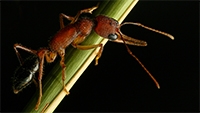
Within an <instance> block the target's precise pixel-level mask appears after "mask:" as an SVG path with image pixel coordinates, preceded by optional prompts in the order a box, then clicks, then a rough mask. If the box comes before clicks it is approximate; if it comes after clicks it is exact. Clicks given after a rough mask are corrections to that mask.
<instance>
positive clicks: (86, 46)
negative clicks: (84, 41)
mask: <svg viewBox="0 0 200 113" xmlns="http://www.w3.org/2000/svg"><path fill="white" fill-rule="evenodd" d="M78 44H79V43H74V42H73V43H72V46H73V47H74V48H77V49H81V50H88V49H93V48H97V47H100V49H99V51H98V53H97V56H96V59H95V65H98V60H99V58H100V57H101V54H102V52H103V44H95V45H78Z"/></svg>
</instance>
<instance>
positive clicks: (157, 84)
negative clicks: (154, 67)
mask: <svg viewBox="0 0 200 113" xmlns="http://www.w3.org/2000/svg"><path fill="white" fill-rule="evenodd" d="M119 34H120V35H121V39H122V40H123V42H124V45H125V46H126V49H127V51H128V53H129V54H130V55H131V56H132V57H134V58H135V59H136V61H137V62H138V63H139V64H140V65H141V66H142V68H143V69H144V70H145V71H146V72H147V74H148V75H149V76H150V77H151V79H152V80H153V81H154V83H155V84H156V86H157V88H158V89H160V85H159V83H158V82H157V80H156V79H155V78H154V77H153V75H152V74H151V73H150V72H149V71H148V70H147V68H146V67H145V66H144V65H143V64H142V62H141V61H140V60H139V59H138V58H137V57H136V56H135V55H134V54H133V53H132V51H131V50H130V49H129V47H128V46H127V45H126V42H125V40H124V38H123V33H122V32H121V31H120V29H119Z"/></svg>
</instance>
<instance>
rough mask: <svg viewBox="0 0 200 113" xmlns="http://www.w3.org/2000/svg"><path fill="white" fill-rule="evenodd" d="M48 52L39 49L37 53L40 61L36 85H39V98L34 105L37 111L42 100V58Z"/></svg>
mask: <svg viewBox="0 0 200 113" xmlns="http://www.w3.org/2000/svg"><path fill="white" fill-rule="evenodd" d="M47 52H48V50H46V49H41V50H39V51H38V54H37V55H38V57H39V59H40V65H39V66H40V67H39V75H38V84H39V97H38V101H37V104H36V105H35V110H37V109H38V107H39V106H40V102H41V99H42V76H43V75H42V74H43V64H44V57H45V55H46V54H47Z"/></svg>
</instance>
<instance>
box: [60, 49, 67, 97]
mask: <svg viewBox="0 0 200 113" xmlns="http://www.w3.org/2000/svg"><path fill="white" fill-rule="evenodd" d="M58 54H59V55H60V57H61V60H60V66H61V67H62V82H63V89H64V90H65V92H66V94H67V95H69V91H67V89H66V88H65V78H66V76H65V69H66V65H65V49H62V50H60V51H59V52H58Z"/></svg>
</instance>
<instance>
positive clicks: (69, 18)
mask: <svg viewBox="0 0 200 113" xmlns="http://www.w3.org/2000/svg"><path fill="white" fill-rule="evenodd" d="M97 8H98V4H97V6H94V7H91V8H87V9H83V10H80V11H79V12H78V13H77V14H76V16H75V17H71V16H67V15H65V14H63V13H61V14H60V28H61V29H62V28H64V22H63V18H66V19H68V20H70V21H71V22H70V24H73V23H75V22H76V21H77V20H78V18H79V16H80V15H81V14H82V13H90V14H92V11H93V10H95V9H97Z"/></svg>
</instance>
